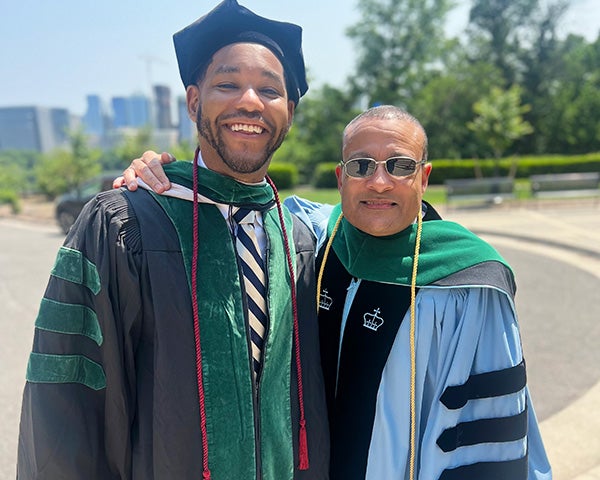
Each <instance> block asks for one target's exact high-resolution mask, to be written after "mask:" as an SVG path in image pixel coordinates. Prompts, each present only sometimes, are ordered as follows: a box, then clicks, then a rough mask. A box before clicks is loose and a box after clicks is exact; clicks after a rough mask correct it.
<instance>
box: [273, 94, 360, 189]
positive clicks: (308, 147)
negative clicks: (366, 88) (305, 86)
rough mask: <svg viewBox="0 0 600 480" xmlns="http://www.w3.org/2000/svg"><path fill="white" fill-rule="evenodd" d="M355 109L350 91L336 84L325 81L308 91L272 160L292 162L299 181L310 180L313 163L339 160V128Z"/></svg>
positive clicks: (340, 132)
mask: <svg viewBox="0 0 600 480" xmlns="http://www.w3.org/2000/svg"><path fill="white" fill-rule="evenodd" d="M357 113H358V110H357V109H356V108H354V101H353V100H352V97H351V95H349V94H347V93H344V92H343V91H341V90H339V89H337V88H335V87H332V86H330V85H324V86H323V87H321V88H320V89H318V90H315V91H314V92H311V95H310V96H307V97H306V98H304V99H303V100H302V103H300V105H299V106H298V109H297V110H296V113H295V115H294V123H293V126H292V128H291V129H290V132H289V133H288V136H287V137H286V139H285V141H284V142H283V144H282V146H281V147H280V148H279V149H278V150H277V151H276V152H275V154H274V155H273V161H274V162H290V163H294V164H295V165H297V166H298V170H299V173H300V182H301V183H308V182H310V181H311V179H312V175H313V172H314V171H315V167H316V165H318V164H321V163H326V162H338V161H340V160H341V158H342V132H343V130H344V127H345V126H346V124H347V123H348V122H349V121H350V120H351V119H352V118H353V117H354V116H356V114H357Z"/></svg>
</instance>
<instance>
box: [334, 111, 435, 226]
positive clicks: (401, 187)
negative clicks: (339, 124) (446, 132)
mask: <svg viewBox="0 0 600 480" xmlns="http://www.w3.org/2000/svg"><path fill="white" fill-rule="evenodd" d="M424 148H425V134H424V132H423V130H422V129H421V128H420V127H419V126H418V125H417V124H415V123H414V122H411V121H410V120H408V119H389V118H376V117H365V118H362V119H361V120H359V121H357V122H353V123H352V124H351V125H350V126H349V127H348V128H347V129H346V132H345V135H344V145H343V150H342V156H343V159H344V162H346V161H348V160H351V159H353V158H360V157H363V158H364V157H369V158H373V159H375V160H377V161H382V160H386V159H388V158H390V157H396V156H406V157H411V158H413V159H415V160H417V161H420V160H421V158H422V157H423V151H424ZM430 172H431V164H425V165H422V166H418V167H417V170H416V171H415V173H413V174H412V175H409V176H407V177H402V178H396V177H393V176H391V175H390V174H389V173H387V171H386V169H385V164H379V165H377V169H376V170H375V173H374V174H373V175H371V176H370V177H367V178H353V177H349V176H347V175H345V174H344V172H343V169H342V168H341V167H340V166H338V167H337V168H336V175H337V178H338V189H339V191H340V194H341V197H342V211H343V212H344V216H345V217H346V219H347V220H348V221H349V222H350V223H351V224H352V225H354V226H355V227H356V228H358V229H360V230H362V231H363V232H365V233H368V234H370V235H373V236H376V237H380V236H387V235H392V234H394V233H398V232H400V231H402V230H404V229H405V228H406V227H408V226H409V225H410V224H411V223H413V222H414V220H415V218H416V217H417V213H418V212H419V208H421V200H422V198H423V193H424V192H425V189H426V188H427V182H428V179H429V173H430Z"/></svg>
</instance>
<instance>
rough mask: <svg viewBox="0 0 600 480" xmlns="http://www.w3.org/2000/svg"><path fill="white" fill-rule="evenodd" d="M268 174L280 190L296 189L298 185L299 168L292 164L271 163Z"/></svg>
mask: <svg viewBox="0 0 600 480" xmlns="http://www.w3.org/2000/svg"><path fill="white" fill-rule="evenodd" d="M267 173H268V174H269V177H271V180H273V183H275V186H276V187H277V189H278V190H283V189H289V188H294V187H295V186H296V185H297V184H298V168H297V167H296V165H293V164H291V163H271V165H270V166H269V171H268V172H267Z"/></svg>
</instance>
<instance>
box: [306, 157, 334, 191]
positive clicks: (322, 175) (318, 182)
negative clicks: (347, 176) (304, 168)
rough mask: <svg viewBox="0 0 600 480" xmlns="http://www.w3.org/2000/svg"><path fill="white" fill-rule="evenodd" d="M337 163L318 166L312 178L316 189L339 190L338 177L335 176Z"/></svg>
mask: <svg viewBox="0 0 600 480" xmlns="http://www.w3.org/2000/svg"><path fill="white" fill-rule="evenodd" d="M337 165H338V164H337V163H333V162H332V163H321V164H319V165H317V168H316V169H315V173H314V174H313V177H312V184H313V186H314V187H315V188H337V177H336V176H335V167H336V166H337Z"/></svg>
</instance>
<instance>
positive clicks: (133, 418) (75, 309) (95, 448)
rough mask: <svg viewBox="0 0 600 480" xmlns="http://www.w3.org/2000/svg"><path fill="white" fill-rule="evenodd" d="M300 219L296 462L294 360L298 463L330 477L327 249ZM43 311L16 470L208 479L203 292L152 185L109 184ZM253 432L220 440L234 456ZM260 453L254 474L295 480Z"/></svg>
mask: <svg viewBox="0 0 600 480" xmlns="http://www.w3.org/2000/svg"><path fill="white" fill-rule="evenodd" d="M296 223H297V224H296V225H295V227H294V241H295V245H296V262H297V265H298V270H297V278H298V279H299V280H298V298H299V302H298V308H299V318H300V340H301V345H302V366H303V372H302V373H303V380H304V382H303V384H304V402H305V410H306V419H307V425H308V447H309V458H310V469H309V470H308V471H303V472H300V471H298V469H297V466H298V448H297V439H298V431H297V430H298V421H297V418H298V401H297V398H298V397H297V384H296V372H295V365H294V362H293V361H292V364H291V365H290V369H289V370H290V378H291V380H290V382H291V391H290V395H289V398H287V399H285V398H283V399H281V401H282V402H286V401H289V402H291V411H292V412H293V415H292V416H293V418H292V419H290V422H291V424H292V427H291V428H292V430H293V435H292V437H293V443H294V448H293V452H294V465H295V467H296V468H295V469H294V472H293V477H292V474H290V478H294V479H305V480H307V479H326V478H328V472H327V469H328V461H329V459H328V452H329V439H328V431H327V430H328V428H327V419H326V408H325V404H324V402H325V401H324V393H323V385H322V375H321V369H320V360H319V351H318V340H317V339H318V334H317V324H316V313H315V312H316V309H315V303H314V300H313V299H314V290H315V286H314V278H315V275H314V245H313V242H312V239H311V237H310V235H309V234H307V232H306V231H304V229H303V228H302V227H303V225H302V224H300V222H296ZM223 241H229V240H228V239H223ZM42 309H44V311H45V315H44V316H40V317H38V321H37V324H36V330H35V338H34V343H33V349H32V350H33V351H32V356H31V359H30V364H29V367H28V382H27V383H26V386H25V391H24V395H23V405H22V415H21V423H20V434H19V447H18V466H17V478H18V479H19V480H25V479H27V480H28V479H34V478H35V479H48V480H58V479H61V480H62V479H64V480H82V479H102V480H110V479H132V480H151V479H177V480H184V479H190V480H192V479H194V480H198V479H200V478H202V443H201V434H200V427H199V425H200V414H199V407H198V398H199V396H198V387H197V377H196V365H195V362H196V353H195V342H194V332H193V320H192V319H193V315H192V302H191V295H190V290H189V287H188V281H187V278H186V271H185V266H184V262H183V260H182V250H181V246H180V243H179V240H178V236H177V232H176V231H175V229H174V227H173V225H172V224H171V222H170V221H169V218H168V217H167V216H166V215H165V213H164V211H163V210H162V208H161V207H160V206H159V205H158V203H157V202H156V201H155V200H154V199H153V198H152V196H151V195H150V194H149V193H148V192H146V191H141V190H140V191H138V192H128V191H110V192H105V193H102V194H100V195H99V196H98V197H97V198H96V199H94V200H92V201H91V202H90V203H89V204H88V205H87V206H86V208H85V209H84V211H83V212H82V214H81V216H80V218H79V219H78V221H77V223H76V225H75V226H74V227H73V228H72V229H71V232H70V234H69V235H68V236H67V238H66V240H65V244H64V247H63V248H61V252H60V253H59V259H58V261H57V264H56V265H55V268H54V270H53V273H52V276H51V278H50V280H49V283H48V286H47V290H46V292H45V294H44V300H43V301H42V308H41V310H42ZM53 310H54V311H55V313H57V315H54V316H53V315H52V312H53ZM42 317H45V318H47V317H52V318H53V320H52V321H50V322H48V321H47V320H44V318H42ZM98 327H99V328H98ZM292 358H293V355H292ZM205 360H206V361H207V362H208V364H209V365H210V362H215V361H219V359H218V358H213V359H205ZM61 369H63V371H62V373H61ZM39 372H43V373H42V374H40V373H39ZM48 372H53V373H52V375H54V377H53V378H48V375H49V373H48ZM36 375H38V376H39V377H38V378H36ZM41 377H43V378H41ZM217 400H218V399H217ZM258 436H259V435H258V432H257V437H258ZM244 441H247V439H244V438H232V439H231V442H230V443H228V444H227V445H217V446H214V447H213V448H216V449H225V451H226V452H230V460H231V462H232V463H235V462H236V451H237V450H238V445H239V444H241V443H242V442H244ZM282 441H289V439H287V438H286V439H282ZM258 444H259V445H260V443H258ZM257 449H260V446H259V447H257ZM209 455H210V449H209ZM261 455H262V454H260V455H258V457H259V458H261V460H258V461H257V466H256V470H257V472H256V475H255V476H254V477H253V478H256V479H263V480H267V478H269V479H270V480H282V479H280V478H277V479H275V478H272V479H271V478H270V477H268V476H267V475H264V474H263V473H262V471H263V469H262V466H261V465H260V463H261V462H277V459H276V458H270V457H269V455H265V456H262V457H261ZM213 480H233V479H229V478H228V479H225V478H222V479H220V478H218V477H215V476H213Z"/></svg>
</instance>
